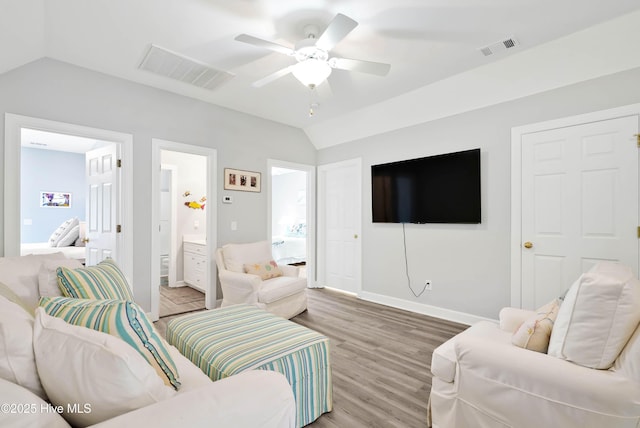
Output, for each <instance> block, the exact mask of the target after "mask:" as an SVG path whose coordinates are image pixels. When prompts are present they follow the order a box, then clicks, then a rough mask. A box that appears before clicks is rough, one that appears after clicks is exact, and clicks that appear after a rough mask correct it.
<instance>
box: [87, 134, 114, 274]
mask: <svg viewBox="0 0 640 428" xmlns="http://www.w3.org/2000/svg"><path fill="white" fill-rule="evenodd" d="M117 149H118V147H117V144H110V145H109V146H107V147H104V148H101V149H96V150H92V151H89V152H87V153H86V157H85V160H86V173H87V186H88V193H87V216H86V222H87V224H86V230H87V242H86V246H87V250H86V264H87V266H91V265H95V264H97V263H99V262H101V261H102V260H104V259H105V258H107V257H111V258H113V259H114V260H118V257H117V251H116V250H117V230H116V226H117V221H118V215H117V214H118V200H119V197H118V192H119V187H118V167H117Z"/></svg>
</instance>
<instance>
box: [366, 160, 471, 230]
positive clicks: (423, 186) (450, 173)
mask: <svg viewBox="0 0 640 428" xmlns="http://www.w3.org/2000/svg"><path fill="white" fill-rule="evenodd" d="M371 190H372V195H371V199H372V211H373V222H374V223H480V219H481V218H480V149H473V150H466V151H462V152H456V153H447V154H443V155H436V156H429V157H424V158H419V159H410V160H405V161H400V162H392V163H385V164H380V165H372V166H371Z"/></svg>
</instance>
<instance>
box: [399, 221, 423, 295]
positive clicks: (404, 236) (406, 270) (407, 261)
mask: <svg viewBox="0 0 640 428" xmlns="http://www.w3.org/2000/svg"><path fill="white" fill-rule="evenodd" d="M402 242H403V244H404V271H405V273H406V275H407V286H409V290H411V294H413V295H414V296H415V297H416V298H418V297H420V296H422V294H423V293H424V292H425V290H426V289H427V284H425V285H424V287H422V290H420V292H419V293H417V294H416V292H415V291H413V288H412V287H411V278H410V277H409V260H408V258H407V233H406V231H405V229H404V223H402Z"/></svg>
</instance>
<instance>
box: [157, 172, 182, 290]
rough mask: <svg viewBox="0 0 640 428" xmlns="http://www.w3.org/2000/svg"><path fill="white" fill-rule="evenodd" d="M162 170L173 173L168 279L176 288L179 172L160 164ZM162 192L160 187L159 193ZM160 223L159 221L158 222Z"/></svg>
mask: <svg viewBox="0 0 640 428" xmlns="http://www.w3.org/2000/svg"><path fill="white" fill-rule="evenodd" d="M160 169H161V170H165V171H169V172H170V173H171V190H170V192H169V193H170V194H171V197H172V199H171V201H170V205H171V221H170V222H169V223H170V224H171V236H170V237H169V239H170V240H171V245H170V248H169V275H168V277H169V278H168V279H167V282H168V284H169V286H171V284H173V285H174V286H175V284H176V283H177V282H178V275H177V271H178V255H177V254H176V251H175V248H174V245H173V244H175V243H176V241H177V240H178V235H177V233H176V228H177V226H178V223H177V220H176V218H177V216H178V202H177V201H178V198H177V195H178V184H177V183H176V171H177V170H178V169H177V168H176V166H175V165H165V164H162V163H160ZM159 191H160V185H158V192H159ZM158 223H159V221H158ZM158 248H160V244H158Z"/></svg>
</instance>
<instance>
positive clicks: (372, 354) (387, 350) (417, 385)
mask: <svg viewBox="0 0 640 428" xmlns="http://www.w3.org/2000/svg"><path fill="white" fill-rule="evenodd" d="M308 296H309V305H308V310H307V311H305V312H303V313H302V314H300V315H298V316H297V317H295V318H293V319H292V321H294V322H296V323H298V324H301V325H304V326H306V327H308V328H311V329H313V330H316V331H318V332H320V333H322V334H324V335H326V336H327V337H329V339H330V346H331V365H332V373H333V411H332V412H331V413H326V414H324V415H322V416H321V417H320V418H319V419H318V420H316V421H315V422H314V423H312V424H310V425H308V426H309V427H312V428H338V427H339V428H345V427H348V428H359V427H362V428H364V427H366V428H371V427H402V428H410V427H425V426H426V420H427V401H428V399H429V391H430V390H431V372H430V366H431V353H432V352H433V350H434V349H435V348H436V347H437V346H438V345H440V344H441V343H442V342H444V341H446V340H447V339H449V338H450V337H453V336H454V335H456V334H457V333H459V332H461V331H462V330H464V329H465V328H466V327H467V326H465V325H462V324H457V323H453V322H449V321H445V320H441V319H438V318H432V317H428V316H425V315H420V314H415V313H412V312H407V311H403V310H400V309H395V308H390V307H387V306H383V305H378V304H376V303H371V302H366V301H363V300H359V299H357V298H355V297H353V296H350V295H346V294H343V293H339V292H337V291H334V290H330V289H310V290H308ZM172 318H174V317H167V318H161V319H160V321H158V322H157V323H156V326H157V327H158V330H159V331H160V332H161V333H163V334H164V331H165V329H166V322H167V321H168V320H170V319H172Z"/></svg>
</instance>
